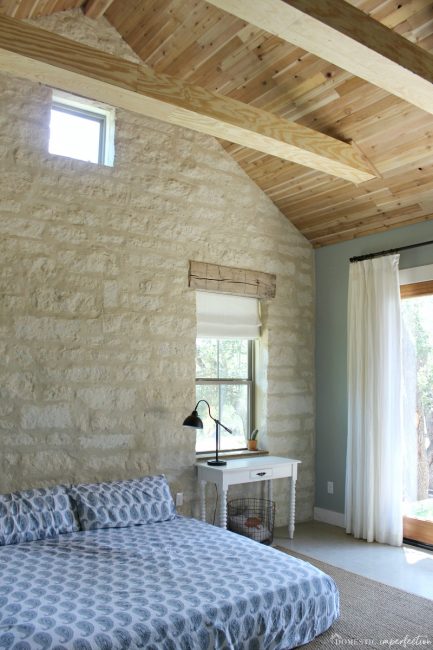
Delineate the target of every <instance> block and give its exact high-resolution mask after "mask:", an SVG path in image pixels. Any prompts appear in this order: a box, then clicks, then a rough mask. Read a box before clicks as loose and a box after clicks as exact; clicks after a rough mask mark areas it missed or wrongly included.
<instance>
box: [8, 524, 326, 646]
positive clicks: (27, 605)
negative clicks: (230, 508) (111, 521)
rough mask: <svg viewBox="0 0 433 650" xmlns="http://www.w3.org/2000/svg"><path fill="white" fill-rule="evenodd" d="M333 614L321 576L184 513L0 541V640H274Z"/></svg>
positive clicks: (292, 638)
mask: <svg viewBox="0 0 433 650" xmlns="http://www.w3.org/2000/svg"><path fill="white" fill-rule="evenodd" d="M338 615H339V597H338V591H337V588H336V586H335V583H334V581H333V580H332V578H330V577H329V576H328V575H326V574H324V573H322V572H321V571H320V570H319V569H317V568H315V567H313V566H311V565H310V564H308V563H305V562H302V561H300V560H298V559H295V558H293V557H290V556H289V555H287V554H285V553H281V552H280V551H278V550H276V549H273V548H269V547H265V546H262V545H260V544H258V543H257V542H254V541H252V540H249V539H247V538H246V537H242V536H240V535H237V534H235V533H231V532H229V531H226V530H223V529H221V528H217V527H214V526H210V525H208V524H205V523H202V522H200V521H197V520H195V519H188V518H184V517H177V518H176V519H174V520H172V521H165V522H161V523H155V524H147V525H141V526H131V527H128V528H109V529H108V528H107V529H99V530H92V531H83V532H75V533H68V534H64V535H60V536H59V537H58V538H56V539H51V540H40V541H33V542H27V543H21V544H17V545H11V546H3V547H1V548H0V648H1V649H2V650H9V649H11V650H12V649H13V650H32V649H39V650H49V649H53V650H54V649H55V650H126V649H135V648H144V649H146V650H178V649H180V650H214V649H220V648H221V649H222V648H232V649H236V650H244V649H245V650H262V649H263V650H264V649H271V648H272V650H283V649H288V648H293V647H296V646H298V645H301V644H304V643H307V642H308V641H310V640H311V639H313V638H314V637H315V636H317V635H318V634H320V633H322V632H324V631H325V630H326V629H328V628H329V627H330V625H331V624H332V623H333V621H334V620H335V619H336V618H337V617H338Z"/></svg>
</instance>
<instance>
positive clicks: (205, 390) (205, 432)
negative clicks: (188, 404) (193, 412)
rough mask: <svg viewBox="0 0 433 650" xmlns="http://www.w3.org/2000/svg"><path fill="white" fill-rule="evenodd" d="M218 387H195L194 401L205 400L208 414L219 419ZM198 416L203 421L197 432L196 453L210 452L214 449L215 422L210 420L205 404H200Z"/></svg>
mask: <svg viewBox="0 0 433 650" xmlns="http://www.w3.org/2000/svg"><path fill="white" fill-rule="evenodd" d="M218 396H219V386H209V385H206V386H203V385H197V386H196V400H197V402H198V400H199V399H205V400H207V401H208V402H209V405H210V412H211V413H212V415H213V416H214V418H217V419H219V417H218V416H219V408H218V403H219V398H218ZM197 410H198V414H199V416H200V418H201V419H202V420H203V429H198V430H197V441H196V451H211V450H212V449H215V422H214V421H213V420H211V419H210V417H209V412H208V408H207V406H206V404H200V405H199V407H198V409H197Z"/></svg>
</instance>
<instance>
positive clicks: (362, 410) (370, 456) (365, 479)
mask: <svg viewBox="0 0 433 650" xmlns="http://www.w3.org/2000/svg"><path fill="white" fill-rule="evenodd" d="M398 262H399V256H398V255H390V256H385V257H379V258H377V259H373V260H365V261H364V262H355V263H353V264H351V265H350V274H349V301H348V393H349V395H348V397H349V411H348V416H349V419H348V444H347V464H346V531H347V532H348V533H352V534H353V535H354V536H355V537H358V538H363V539H366V540H367V541H368V542H372V541H377V542H382V543H385V544H392V545H393V546H399V545H401V543H402V541H403V523H402V493H403V485H402V484H403V478H402V452H401V449H402V445H401V412H400V396H401V337H400V288H399V277H398Z"/></svg>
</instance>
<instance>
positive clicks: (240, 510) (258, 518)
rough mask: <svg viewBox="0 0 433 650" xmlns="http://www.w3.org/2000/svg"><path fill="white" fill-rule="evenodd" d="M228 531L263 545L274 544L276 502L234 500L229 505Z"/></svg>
mask: <svg viewBox="0 0 433 650" xmlns="http://www.w3.org/2000/svg"><path fill="white" fill-rule="evenodd" d="M227 515H228V522H227V526H228V529H229V530H231V531H233V532H234V533H239V535H244V536H245V537H249V538H250V539H254V540H255V541H256V542H260V543H261V544H268V545H269V544H272V540H273V538H274V523H275V502H274V501H268V500H267V499H252V498H248V499H233V500H232V501H229V503H228V504H227Z"/></svg>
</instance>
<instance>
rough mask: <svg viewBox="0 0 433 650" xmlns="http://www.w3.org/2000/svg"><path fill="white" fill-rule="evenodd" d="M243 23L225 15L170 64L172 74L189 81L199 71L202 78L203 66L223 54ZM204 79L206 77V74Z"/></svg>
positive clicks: (199, 82)
mask: <svg viewBox="0 0 433 650" xmlns="http://www.w3.org/2000/svg"><path fill="white" fill-rule="evenodd" d="M243 25H244V23H242V22H241V21H240V20H239V19H238V18H233V17H232V16H229V15H224V16H223V17H222V20H221V21H220V22H219V23H217V24H216V25H214V26H213V27H212V28H211V29H209V30H208V31H207V32H206V33H205V34H203V35H201V36H199V37H198V38H197V40H196V41H195V43H193V44H192V45H191V47H190V48H189V50H188V51H187V52H185V53H184V56H183V57H178V59H177V60H175V61H173V64H172V65H171V66H170V74H172V75H175V76H180V77H181V78H182V79H185V80H186V81H187V80H189V78H190V76H191V75H192V74H194V73H195V72H198V74H199V77H198V78H200V74H201V73H202V70H203V66H204V65H205V64H206V63H207V62H208V61H209V59H211V57H218V56H220V55H222V52H223V48H224V46H225V45H226V43H227V41H230V40H231V39H232V38H233V37H234V36H236V34H237V33H238V32H239V30H240V29H241V28H242V26H243ZM203 79H206V76H204V77H203ZM197 83H198V84H199V85H205V84H204V83H203V84H202V82H201V81H197Z"/></svg>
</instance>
